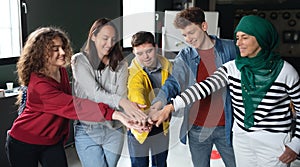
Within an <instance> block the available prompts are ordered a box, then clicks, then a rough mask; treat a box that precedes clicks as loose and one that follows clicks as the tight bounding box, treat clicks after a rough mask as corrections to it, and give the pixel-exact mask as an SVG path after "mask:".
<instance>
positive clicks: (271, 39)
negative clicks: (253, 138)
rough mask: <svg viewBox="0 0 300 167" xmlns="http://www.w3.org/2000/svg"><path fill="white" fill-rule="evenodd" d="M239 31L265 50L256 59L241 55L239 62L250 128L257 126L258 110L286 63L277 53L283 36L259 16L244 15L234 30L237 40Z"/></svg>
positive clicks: (247, 121)
mask: <svg viewBox="0 0 300 167" xmlns="http://www.w3.org/2000/svg"><path fill="white" fill-rule="evenodd" d="M238 31H241V32H244V33H246V34H248V35H251V36H254V37H255V38H256V40H257V42H258V44H259V46H260V47H261V50H260V52H259V53H258V54H257V55H256V56H255V57H253V58H248V57H241V55H240V54H239V55H238V56H237V58H236V61H235V64H236V66H237V68H238V69H239V71H240V72H241V87H242V96H243V103H244V107H245V118H244V126H245V128H247V129H248V128H250V127H252V126H253V124H254V116H253V113H254V111H255V110H256V108H257V106H258V105H259V103H260V102H261V100H262V99H263V98H264V97H265V95H266V93H267V91H268V90H269V89H270V87H271V85H272V84H273V82H274V81H275V79H276V78H277V76H278V75H279V73H280V71H281V69H282V66H283V60H282V59H281V57H280V55H279V54H276V53H275V51H274V50H275V49H276V48H277V46H278V43H279V37H278V33H277V31H276V29H275V27H274V26H273V25H272V24H271V23H270V22H269V21H267V20H265V19H263V18H261V17H259V16H254V15H249V16H244V17H243V18H242V19H241V20H240V22H239V24H238V25H237V27H236V29H235V31H234V37H235V40H236V33H237V32H238Z"/></svg>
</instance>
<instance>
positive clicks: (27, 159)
mask: <svg viewBox="0 0 300 167" xmlns="http://www.w3.org/2000/svg"><path fill="white" fill-rule="evenodd" d="M5 149H6V155H7V157H8V160H9V162H10V165H11V166H12V167H38V162H40V164H41V165H42V166H43V167H67V166H68V163H67V158H66V154H65V149H64V145H63V142H59V143H57V144H55V145H49V146H48V145H35V144H28V143H24V142H21V141H18V140H16V139H14V138H12V137H11V136H9V135H8V136H7V139H6V144H5Z"/></svg>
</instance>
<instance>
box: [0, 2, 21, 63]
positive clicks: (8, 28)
mask: <svg viewBox="0 0 300 167" xmlns="http://www.w3.org/2000/svg"><path fill="white" fill-rule="evenodd" d="M0 15H1V22H0V37H1V40H0V59H2V58H10V57H18V56H20V53H21V48H22V36H21V34H22V33H21V32H22V29H21V11H20V0H1V1H0Z"/></svg>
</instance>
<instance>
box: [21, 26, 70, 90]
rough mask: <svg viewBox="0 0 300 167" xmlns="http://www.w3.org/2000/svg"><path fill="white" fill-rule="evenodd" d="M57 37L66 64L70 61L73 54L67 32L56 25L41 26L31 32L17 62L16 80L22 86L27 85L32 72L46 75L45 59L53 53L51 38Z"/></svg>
mask: <svg viewBox="0 0 300 167" xmlns="http://www.w3.org/2000/svg"><path fill="white" fill-rule="evenodd" d="M56 37H59V38H60V39H61V40H62V43H63V46H62V48H63V49H64V52H65V60H66V62H67V63H66V65H68V64H69V63H70V59H71V56H72V54H73V51H72V48H71V44H70V40H69V38H68V36H67V34H66V33H65V32H64V31H63V30H62V29H59V28H56V27H41V28H38V29H36V30H35V31H34V32H32V33H31V34H30V35H29V36H28V38H27V41H26V43H25V45H24V47H23V50H22V53H21V56H20V58H19V60H18V62H17V73H18V81H19V84H20V85H22V86H28V84H29V80H30V74H31V73H32V72H35V73H38V74H40V75H45V76H48V74H49V72H48V70H47V67H46V63H47V59H48V58H49V57H51V56H52V53H53V49H52V47H53V44H54V43H53V41H52V40H53V39H54V38H56Z"/></svg>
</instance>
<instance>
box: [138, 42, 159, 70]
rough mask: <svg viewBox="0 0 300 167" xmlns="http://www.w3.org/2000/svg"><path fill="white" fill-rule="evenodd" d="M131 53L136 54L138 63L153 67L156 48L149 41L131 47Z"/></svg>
mask: <svg viewBox="0 0 300 167" xmlns="http://www.w3.org/2000/svg"><path fill="white" fill-rule="evenodd" d="M133 53H134V54H135V55H136V58H137V59H138V61H139V63H141V65H143V66H144V67H147V68H155V67H156V62H157V57H156V49H155V47H154V46H153V45H152V44H151V43H144V44H141V45H139V46H135V47H133Z"/></svg>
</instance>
